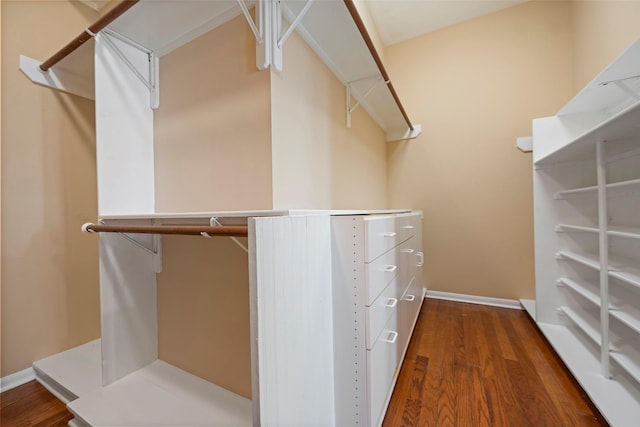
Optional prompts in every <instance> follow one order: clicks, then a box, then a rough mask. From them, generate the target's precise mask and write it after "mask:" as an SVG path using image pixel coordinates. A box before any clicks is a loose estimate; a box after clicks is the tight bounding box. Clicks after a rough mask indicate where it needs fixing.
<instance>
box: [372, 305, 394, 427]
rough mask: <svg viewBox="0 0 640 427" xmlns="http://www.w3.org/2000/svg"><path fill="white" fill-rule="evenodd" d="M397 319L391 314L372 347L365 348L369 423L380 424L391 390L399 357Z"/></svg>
mask: <svg viewBox="0 0 640 427" xmlns="http://www.w3.org/2000/svg"><path fill="white" fill-rule="evenodd" d="M398 338H399V337H398V319H397V317H396V316H392V317H391V318H390V319H389V321H388V322H387V324H386V325H385V327H384V330H383V331H382V334H380V337H378V340H377V341H376V343H375V345H374V346H373V349H371V350H367V374H368V375H367V376H368V378H369V390H368V398H369V424H368V425H371V426H373V425H380V424H381V423H380V421H382V420H381V417H383V416H384V413H385V410H386V406H387V403H388V399H387V398H388V397H389V394H390V393H391V390H392V385H393V378H394V376H395V373H396V370H397V368H398V365H399V364H400V359H399V357H398V348H399V341H398Z"/></svg>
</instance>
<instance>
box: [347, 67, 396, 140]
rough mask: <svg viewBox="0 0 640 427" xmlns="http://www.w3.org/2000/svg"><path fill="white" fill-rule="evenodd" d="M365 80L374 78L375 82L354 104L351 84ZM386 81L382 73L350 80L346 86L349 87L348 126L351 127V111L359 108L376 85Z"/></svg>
mask: <svg viewBox="0 0 640 427" xmlns="http://www.w3.org/2000/svg"><path fill="white" fill-rule="evenodd" d="M364 80H373V82H372V83H371V85H370V86H369V87H368V88H367V90H366V91H365V92H364V94H363V95H362V97H361V99H356V102H355V103H354V104H352V103H351V101H352V98H354V97H353V95H352V93H351V92H352V89H351V85H352V84H354V83H358V82H361V81H364ZM381 82H384V80H383V79H382V76H380V75H375V76H370V77H365V78H363V79H359V80H354V81H352V82H348V83H347V84H346V85H345V87H346V89H347V100H346V101H347V105H346V112H347V128H349V129H351V113H353V112H354V111H355V110H356V108H358V107H359V106H360V105H361V104H360V102H361V101H364V100H365V99H367V97H368V96H369V94H371V92H373V89H375V88H376V86H377V85H378V84H379V83H381ZM384 83H385V84H388V83H389V82H384Z"/></svg>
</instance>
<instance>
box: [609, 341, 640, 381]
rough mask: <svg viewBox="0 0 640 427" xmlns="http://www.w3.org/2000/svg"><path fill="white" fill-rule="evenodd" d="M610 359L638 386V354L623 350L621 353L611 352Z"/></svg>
mask: <svg viewBox="0 0 640 427" xmlns="http://www.w3.org/2000/svg"><path fill="white" fill-rule="evenodd" d="M610 356H611V358H612V359H613V360H614V361H615V362H616V363H617V364H618V365H620V367H621V368H622V369H624V370H625V371H626V372H627V374H629V375H630V376H631V378H633V379H634V380H635V381H637V382H638V384H640V359H638V356H640V354H638V352H636V351H634V350H631V349H629V348H625V349H624V351H623V352H620V353H618V352H611V353H610Z"/></svg>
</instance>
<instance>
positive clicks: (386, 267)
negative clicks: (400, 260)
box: [382, 265, 398, 273]
mask: <svg viewBox="0 0 640 427" xmlns="http://www.w3.org/2000/svg"><path fill="white" fill-rule="evenodd" d="M397 268H398V266H397V265H387V266H385V267H384V268H383V269H382V270H384V271H386V272H387V273H391V272H393V271H396V269H397Z"/></svg>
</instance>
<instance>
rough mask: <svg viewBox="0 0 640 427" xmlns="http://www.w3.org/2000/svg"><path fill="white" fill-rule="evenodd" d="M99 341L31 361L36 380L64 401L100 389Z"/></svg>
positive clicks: (69, 400) (66, 401) (67, 401)
mask: <svg viewBox="0 0 640 427" xmlns="http://www.w3.org/2000/svg"><path fill="white" fill-rule="evenodd" d="M100 352H101V344H100V340H99V339H97V340H94V341H91V342H88V343H86V344H83V345H81V346H78V347H74V348H72V349H70V350H67V351H63V352H62V353H58V354H54V355H53V356H49V357H47V358H45V359H42V360H38V361H37V362H35V363H34V364H33V370H34V371H35V374H36V379H37V380H38V382H39V383H41V384H42V385H43V386H44V387H45V388H46V389H47V390H49V391H50V392H51V393H53V394H54V395H55V396H56V397H57V398H58V399H60V400H62V401H63V402H64V403H69V402H71V401H72V400H75V399H77V398H78V397H79V396H84V395H85V394H87V393H90V392H91V391H93V390H95V389H98V388H100V386H101V384H102V367H101V363H102V362H101V357H100V356H101V354H100Z"/></svg>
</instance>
